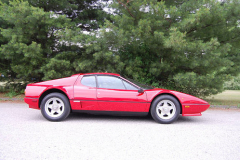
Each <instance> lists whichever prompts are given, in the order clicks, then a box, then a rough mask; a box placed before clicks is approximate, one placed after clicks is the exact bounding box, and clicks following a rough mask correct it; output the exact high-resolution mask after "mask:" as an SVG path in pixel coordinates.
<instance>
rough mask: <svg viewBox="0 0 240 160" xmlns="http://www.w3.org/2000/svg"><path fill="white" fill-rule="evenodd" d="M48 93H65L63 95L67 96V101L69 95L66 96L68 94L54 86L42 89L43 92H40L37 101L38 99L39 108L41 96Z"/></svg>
mask: <svg viewBox="0 0 240 160" xmlns="http://www.w3.org/2000/svg"><path fill="white" fill-rule="evenodd" d="M50 93H61V94H63V95H65V96H66V97H67V99H68V101H69V97H68V95H67V94H66V93H65V92H64V91H62V90H60V89H56V88H51V89H48V90H46V91H44V92H43V93H42V94H41V96H40V98H39V101H38V107H39V108H40V106H41V103H42V100H43V98H44V97H45V96H46V95H48V94H50ZM69 104H70V101H69Z"/></svg>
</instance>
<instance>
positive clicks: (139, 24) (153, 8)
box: [78, 0, 240, 96]
mask: <svg viewBox="0 0 240 160" xmlns="http://www.w3.org/2000/svg"><path fill="white" fill-rule="evenodd" d="M111 7H112V8H113V11H114V12H113V14H112V16H111V20H106V22H105V24H104V25H103V26H102V27H101V30H100V33H99V32H98V33H96V37H98V38H97V40H96V41H95V42H93V43H91V45H89V46H88V49H87V52H86V53H88V54H90V55H91V56H90V57H88V58H86V60H84V61H82V60H81V61H79V63H78V65H79V68H78V69H79V71H86V72H87V71H92V70H95V71H106V72H118V73H121V74H122V75H125V76H127V77H132V78H134V79H138V80H140V81H142V82H145V83H149V84H152V85H154V86H157V87H164V88H168V89H174V90H178V91H182V92H186V93H189V94H192V95H196V96H207V95H210V94H216V93H218V92H220V91H222V90H223V83H224V81H226V80H228V79H229V78H231V76H235V75H237V74H238V73H239V69H240V49H239V48H240V43H239V42H240V41H239V40H240V37H239V33H240V26H239V20H240V17H239V15H240V1H239V0H229V1H227V0H226V1H225V3H221V2H219V1H216V0H202V1H193V0H190V1H159V2H158V1H156V0H145V1H142V0H134V1H129V0H116V1H114V3H113V4H112V5H111ZM91 62H94V63H91Z"/></svg>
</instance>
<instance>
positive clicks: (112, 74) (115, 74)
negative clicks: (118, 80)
mask: <svg viewBox="0 0 240 160" xmlns="http://www.w3.org/2000/svg"><path fill="white" fill-rule="evenodd" d="M74 75H111V76H120V74H117V73H79V74H74ZM74 75H72V76H74Z"/></svg>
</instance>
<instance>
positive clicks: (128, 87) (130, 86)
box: [123, 81, 138, 90]
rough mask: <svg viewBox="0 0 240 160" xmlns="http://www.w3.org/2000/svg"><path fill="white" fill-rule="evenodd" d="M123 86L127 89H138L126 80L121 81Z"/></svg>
mask: <svg viewBox="0 0 240 160" xmlns="http://www.w3.org/2000/svg"><path fill="white" fill-rule="evenodd" d="M123 83H124V85H125V87H126V88H127V90H138V88H137V87H135V86H133V85H131V84H130V83H128V82H126V81H123Z"/></svg>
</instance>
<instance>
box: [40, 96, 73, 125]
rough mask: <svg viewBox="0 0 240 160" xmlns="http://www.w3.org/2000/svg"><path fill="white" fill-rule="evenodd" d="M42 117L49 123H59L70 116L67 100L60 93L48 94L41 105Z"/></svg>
mask: <svg viewBox="0 0 240 160" xmlns="http://www.w3.org/2000/svg"><path fill="white" fill-rule="evenodd" d="M40 107H41V112H42V115H43V116H44V117H45V118H46V119H47V120H49V121H61V120H64V119H65V118H67V117H68V115H69V114H70V104H69V100H68V98H67V97H66V96H65V95H63V94H61V93H50V94H48V95H47V96H45V97H44V98H43V100H42V103H41V106H40Z"/></svg>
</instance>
